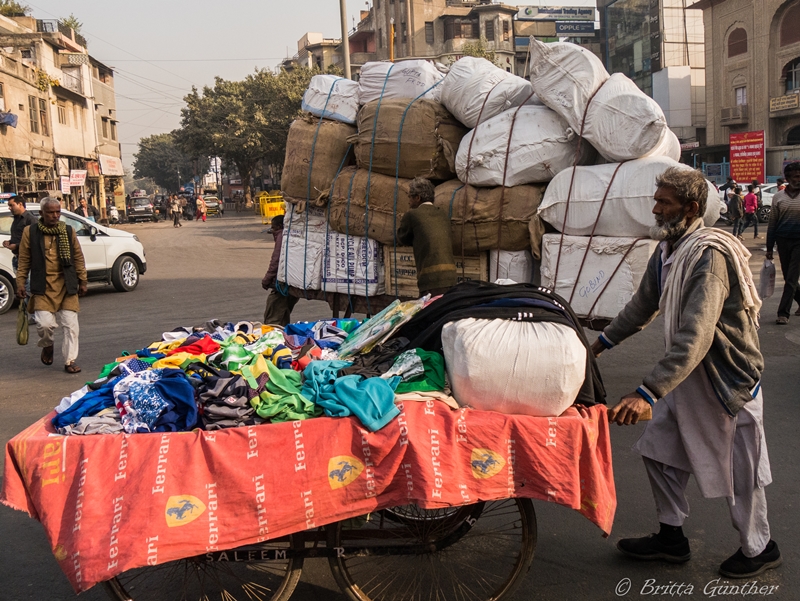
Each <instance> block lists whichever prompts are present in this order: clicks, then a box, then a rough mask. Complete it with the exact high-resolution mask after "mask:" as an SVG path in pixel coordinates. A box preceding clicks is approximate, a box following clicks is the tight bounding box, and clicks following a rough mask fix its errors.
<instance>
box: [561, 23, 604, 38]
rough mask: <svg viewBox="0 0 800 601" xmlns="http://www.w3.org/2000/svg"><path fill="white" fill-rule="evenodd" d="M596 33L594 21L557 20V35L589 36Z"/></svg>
mask: <svg viewBox="0 0 800 601" xmlns="http://www.w3.org/2000/svg"><path fill="white" fill-rule="evenodd" d="M594 33H595V30H594V21H556V35H557V36H573V37H582V38H589V37H593V36H594Z"/></svg>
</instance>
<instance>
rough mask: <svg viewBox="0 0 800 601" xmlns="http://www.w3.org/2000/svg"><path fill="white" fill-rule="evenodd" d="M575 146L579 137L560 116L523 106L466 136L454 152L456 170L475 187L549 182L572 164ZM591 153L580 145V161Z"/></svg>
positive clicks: (587, 159)
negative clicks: (456, 151)
mask: <svg viewBox="0 0 800 601" xmlns="http://www.w3.org/2000/svg"><path fill="white" fill-rule="evenodd" d="M515 113H516V120H514V114H515ZM512 123H513V132H511V129H512ZM509 133H511V147H510V152H509V156H508V168H507V169H506V164H505V163H506V148H507V147H508V137H509ZM473 139H474V140H473ZM577 145H578V137H577V136H576V135H575V133H574V132H573V131H572V129H571V128H570V127H569V126H568V125H567V123H566V122H565V121H564V120H563V119H562V118H561V117H559V116H558V114H556V113H555V112H554V111H552V110H550V109H549V108H547V107H546V106H538V105H525V106H523V107H521V108H519V109H517V108H513V109H509V110H507V111H504V112H502V113H500V114H499V115H497V116H496V117H493V118H492V119H489V120H488V121H484V122H483V123H481V124H479V125H478V126H477V127H476V128H475V129H473V130H472V131H470V132H469V133H468V134H467V135H466V136H464V138H463V139H462V140H461V144H460V145H459V147H458V153H457V154H456V173H457V174H458V179H460V180H461V181H462V182H466V183H469V184H470V185H472V186H479V187H491V186H502V185H505V186H506V187H512V186H519V185H521V184H532V183H540V182H548V181H550V180H551V179H553V176H555V175H556V174H557V173H558V172H560V171H562V170H563V169H566V168H568V167H570V166H572V165H573V164H574V161H575V152H576V150H577ZM467 157H469V162H467ZM594 157H595V153H594V149H592V147H591V145H589V144H586V143H583V144H582V145H581V157H580V160H579V162H578V163H579V164H581V165H582V164H585V163H587V162H592V161H593V159H594ZM504 174H505V180H504V179H503V178H504Z"/></svg>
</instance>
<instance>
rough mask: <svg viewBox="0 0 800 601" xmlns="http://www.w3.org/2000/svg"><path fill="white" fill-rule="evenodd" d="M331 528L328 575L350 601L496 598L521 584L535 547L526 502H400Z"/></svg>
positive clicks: (529, 505)
mask: <svg viewBox="0 0 800 601" xmlns="http://www.w3.org/2000/svg"><path fill="white" fill-rule="evenodd" d="M333 528H335V532H334V533H333V540H334V546H335V547H339V548H340V554H341V556H340V557H331V558H330V559H329V561H330V566H331V571H332V572H333V575H334V577H335V578H336V582H337V583H338V584H339V586H340V587H341V589H342V591H344V593H345V594H346V595H347V597H348V598H349V599H351V600H352V601H394V600H397V601H401V600H406V599H414V600H419V601H424V600H427V599H432V600H434V599H435V600H436V601H447V600H450V599H453V600H456V599H457V600H464V601H467V600H470V599H474V600H475V601H486V600H492V601H496V600H499V599H501V598H503V597H504V596H506V595H508V594H510V593H512V592H513V591H514V590H515V589H516V588H517V586H519V585H520V584H521V582H522V580H523V578H524V576H525V574H527V572H528V570H529V569H530V566H531V562H532V561H533V551H534V548H535V547H536V515H535V513H534V511H533V503H531V501H530V500H529V499H505V500H503V501H493V502H486V503H477V504H475V505H468V506H465V507H460V508H457V510H456V511H454V508H446V509H435V510H425V509H420V508H418V507H416V506H415V505H407V506H403V507H396V508H392V509H390V510H384V511H381V512H378V513H374V514H370V515H367V516H362V517H361V518H357V519H355V520H347V521H345V522H339V523H338V524H335V525H334V526H333Z"/></svg>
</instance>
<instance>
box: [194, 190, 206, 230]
mask: <svg viewBox="0 0 800 601" xmlns="http://www.w3.org/2000/svg"><path fill="white" fill-rule="evenodd" d="M207 212H208V207H206V201H205V200H203V198H202V197H200V196H198V197H197V212H196V213H195V219H202V220H203V223H205V222H206V213H207Z"/></svg>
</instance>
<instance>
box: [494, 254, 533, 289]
mask: <svg viewBox="0 0 800 601" xmlns="http://www.w3.org/2000/svg"><path fill="white" fill-rule="evenodd" d="M538 275H539V262H538V261H537V260H536V259H534V258H533V255H532V254H531V251H529V250H515V251H512V250H490V251H489V281H490V282H496V281H497V280H510V281H513V282H516V283H517V284H530V283H536V282H537V281H538V280H539V278H538V277H537V276H538Z"/></svg>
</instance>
